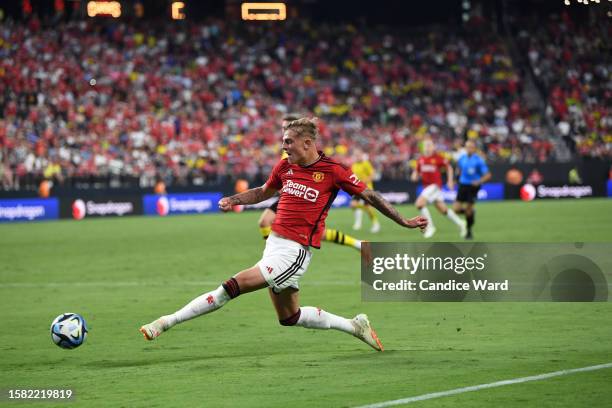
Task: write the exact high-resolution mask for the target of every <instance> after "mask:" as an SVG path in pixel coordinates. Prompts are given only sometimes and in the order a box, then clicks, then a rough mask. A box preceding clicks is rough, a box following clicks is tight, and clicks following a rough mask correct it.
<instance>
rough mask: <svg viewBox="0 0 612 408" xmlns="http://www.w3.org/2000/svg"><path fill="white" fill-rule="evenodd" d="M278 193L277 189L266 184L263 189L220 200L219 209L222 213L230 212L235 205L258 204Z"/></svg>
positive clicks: (258, 188)
mask: <svg viewBox="0 0 612 408" xmlns="http://www.w3.org/2000/svg"><path fill="white" fill-rule="evenodd" d="M277 191H278V190H276V189H275V188H272V187H270V186H268V184H264V185H263V186H261V187H256V188H252V189H250V190H247V191H245V192H242V193H239V194H235V195H233V196H231V197H223V198H222V199H221V200H219V209H220V210H221V211H230V210H231V209H232V207H233V206H235V205H245V204H257V203H260V202H262V201H265V200H267V199H268V198H270V197H272V196H273V195H274V194H276V192H277Z"/></svg>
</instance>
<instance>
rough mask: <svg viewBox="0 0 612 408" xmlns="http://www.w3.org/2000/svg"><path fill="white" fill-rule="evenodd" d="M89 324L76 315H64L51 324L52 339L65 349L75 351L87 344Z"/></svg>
mask: <svg viewBox="0 0 612 408" xmlns="http://www.w3.org/2000/svg"><path fill="white" fill-rule="evenodd" d="M87 331H88V330H87V323H85V319H83V317H82V316H81V315H79V314H76V313H62V314H61V315H59V316H57V317H56V318H55V320H53V323H51V339H52V340H53V342H54V343H55V344H57V345H58V346H59V347H61V348H63V349H73V348H77V347H79V346H80V345H81V344H83V343H85V339H87Z"/></svg>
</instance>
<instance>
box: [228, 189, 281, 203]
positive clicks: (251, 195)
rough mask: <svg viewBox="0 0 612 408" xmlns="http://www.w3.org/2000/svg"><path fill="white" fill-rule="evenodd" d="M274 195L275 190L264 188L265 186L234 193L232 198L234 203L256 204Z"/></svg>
mask: <svg viewBox="0 0 612 408" xmlns="http://www.w3.org/2000/svg"><path fill="white" fill-rule="evenodd" d="M272 195H274V190H270V189H266V190H264V189H263V187H256V188H252V189H250V190H247V191H245V192H244V193H240V194H236V195H233V196H231V197H230V200H232V205H243V204H256V203H260V202H262V201H264V200H267V199H268V198H270V197H272Z"/></svg>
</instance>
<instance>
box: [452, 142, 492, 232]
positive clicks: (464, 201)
mask: <svg viewBox="0 0 612 408" xmlns="http://www.w3.org/2000/svg"><path fill="white" fill-rule="evenodd" d="M457 168H458V169H459V191H457V199H456V200H455V202H454V203H453V209H454V210H455V212H456V213H457V214H465V219H466V221H467V234H466V236H465V239H473V235H472V227H473V226H474V204H475V203H476V198H477V197H478V190H480V186H481V185H482V184H483V183H486V182H487V181H488V180H489V179H490V178H491V173H490V172H489V168H488V167H487V164H486V163H485V161H484V159H483V158H482V157H480V156H479V155H478V154H477V153H476V144H475V143H474V142H473V141H472V140H468V141H467V142H466V143H465V154H463V155H461V157H459V159H458V160H457Z"/></svg>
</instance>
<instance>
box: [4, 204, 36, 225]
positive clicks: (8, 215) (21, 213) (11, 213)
mask: <svg viewBox="0 0 612 408" xmlns="http://www.w3.org/2000/svg"><path fill="white" fill-rule="evenodd" d="M44 216H45V207H44V206H42V205H32V206H29V205H21V204H19V205H16V206H14V207H1V206H0V219H4V220H9V221H13V220H15V219H26V220H29V221H32V220H33V219H35V218H40V217H44Z"/></svg>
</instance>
